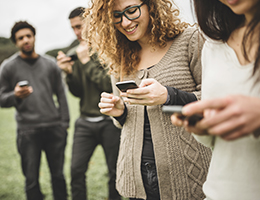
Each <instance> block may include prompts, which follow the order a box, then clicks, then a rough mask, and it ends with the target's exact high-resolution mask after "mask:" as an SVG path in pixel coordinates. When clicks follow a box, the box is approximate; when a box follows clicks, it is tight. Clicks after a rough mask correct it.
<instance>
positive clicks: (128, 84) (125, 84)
mask: <svg viewBox="0 0 260 200" xmlns="http://www.w3.org/2000/svg"><path fill="white" fill-rule="evenodd" d="M116 86H117V87H118V89H119V90H120V91H122V92H126V91H127V90H128V89H135V88H138V85H137V84H136V83H135V81H132V80H130V81H122V82H117V83H116Z"/></svg>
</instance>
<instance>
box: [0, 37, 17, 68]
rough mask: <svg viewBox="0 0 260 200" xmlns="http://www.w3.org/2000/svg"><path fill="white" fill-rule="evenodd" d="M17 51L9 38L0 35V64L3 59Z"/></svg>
mask: <svg viewBox="0 0 260 200" xmlns="http://www.w3.org/2000/svg"><path fill="white" fill-rule="evenodd" d="M17 51H18V49H17V48H16V46H15V45H14V43H13V42H12V41H11V40H10V39H9V38H4V37H0V64H1V63H2V62H3V60H4V59H6V58H8V57H10V56H11V55H13V54H14V53H15V52H17Z"/></svg>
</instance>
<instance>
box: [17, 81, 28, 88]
mask: <svg viewBox="0 0 260 200" xmlns="http://www.w3.org/2000/svg"><path fill="white" fill-rule="evenodd" d="M18 85H19V86H20V87H24V86H29V81H27V80H24V81H19V82H18Z"/></svg>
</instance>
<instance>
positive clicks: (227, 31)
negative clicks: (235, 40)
mask: <svg viewBox="0 0 260 200" xmlns="http://www.w3.org/2000/svg"><path fill="white" fill-rule="evenodd" d="M193 2H194V9H195V13H196V16H197V20H198V23H199V26H200V28H201V30H202V31H203V32H204V33H205V34H206V35H207V36H208V37H210V38H211V39H214V40H221V41H223V42H226V41H227V40H228V38H229V37H230V35H231V33H232V32H233V31H234V30H235V29H237V28H238V27H239V26H240V25H241V24H242V23H243V22H244V21H245V17H244V15H237V14H235V13H234V12H233V11H232V10H231V9H230V8H229V7H227V6H226V5H224V4H222V3H221V2H220V1H219V0H193ZM256 10H257V12H256V13H255V15H254V17H253V19H252V21H251V22H250V23H249V24H248V26H247V30H246V32H245V34H244V37H243V42H242V44H243V53H244V57H245V59H247V60H248V61H249V59H248V54H247V51H246V46H245V44H246V42H248V41H249V42H250V43H249V44H250V47H251V46H252V44H253V42H254V43H256V42H257V43H258V48H257V52H256V60H255V65H254V70H253V76H254V75H255V76H257V77H256V81H257V82H258V81H260V28H259V27H260V26H259V23H260V12H259V11H260V0H259V2H258V3H257V5H256ZM255 31H257V32H258V35H259V37H258V38H257V39H258V41H252V40H251V41H250V36H252V35H253V34H254V32H255ZM247 50H248V49H247Z"/></svg>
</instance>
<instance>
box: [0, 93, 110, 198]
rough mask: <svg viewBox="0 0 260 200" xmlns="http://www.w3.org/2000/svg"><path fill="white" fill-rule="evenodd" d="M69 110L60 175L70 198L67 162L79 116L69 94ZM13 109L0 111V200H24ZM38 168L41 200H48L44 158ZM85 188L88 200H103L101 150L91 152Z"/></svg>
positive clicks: (105, 191) (105, 179)
mask: <svg viewBox="0 0 260 200" xmlns="http://www.w3.org/2000/svg"><path fill="white" fill-rule="evenodd" d="M67 96H68V102H69V108H70V116H71V122H70V128H69V129H68V139H67V147H66V152H65V156H66V158H65V165H64V173H65V177H66V182H67V189H68V195H69V198H68V199H71V198H70V196H71V195H70V185H69V183H70V161H71V149H72V139H73V132H74V122H75V120H76V119H77V117H78V116H79V106H78V105H79V102H78V99H76V98H75V97H73V96H72V95H71V94H70V93H69V92H68V94H67ZM14 113H15V109H14V108H0V199H1V200H25V199H26V198H25V193H24V180H25V179H24V176H23V174H22V171H21V166H20V156H19V155H18V152H17V148H16V122H15V119H14ZM42 155H43V156H42V162H41V168H40V185H41V190H42V192H43V194H44V195H45V197H46V198H45V200H52V199H53V198H52V190H51V184H50V173H49V169H48V166H47V162H46V158H45V154H42ZM87 177H88V178H87V186H88V199H89V200H104V199H107V196H108V189H107V182H108V177H107V167H106V163H105V157H104V153H103V149H102V148H101V146H98V148H97V149H96V150H95V152H94V155H93V156H92V158H91V161H90V164H89V170H88V172H87Z"/></svg>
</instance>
